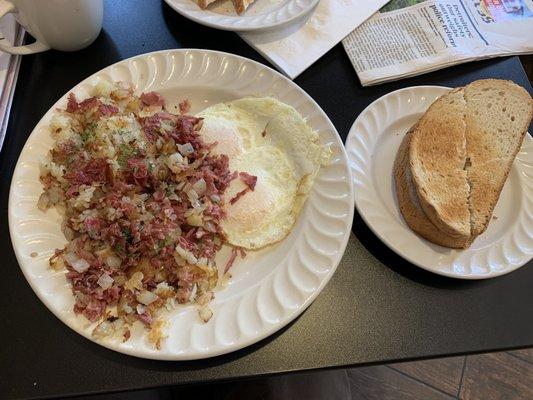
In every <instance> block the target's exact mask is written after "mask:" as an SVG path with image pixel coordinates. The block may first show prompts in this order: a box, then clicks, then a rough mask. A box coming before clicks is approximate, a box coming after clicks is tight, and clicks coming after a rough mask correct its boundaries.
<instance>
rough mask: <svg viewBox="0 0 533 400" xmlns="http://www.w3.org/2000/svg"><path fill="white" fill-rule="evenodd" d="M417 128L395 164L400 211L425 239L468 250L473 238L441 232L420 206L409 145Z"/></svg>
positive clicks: (399, 152)
mask: <svg viewBox="0 0 533 400" xmlns="http://www.w3.org/2000/svg"><path fill="white" fill-rule="evenodd" d="M415 127H416V125H415ZM415 127H413V128H411V130H410V131H409V132H408V133H407V134H406V135H405V137H404V139H403V141H402V144H401V145H400V148H399V150H398V153H397V155H396V160H395V163H394V177H395V184H396V195H397V198H398V205H399V206H400V211H401V213H402V215H403V216H404V219H405V222H407V225H409V227H410V228H411V229H412V230H413V231H415V232H416V233H418V234H419V235H420V236H422V237H423V238H424V239H427V240H429V241H430V242H433V243H436V244H439V245H441V246H445V247H452V248H466V247H468V246H469V245H470V243H471V236H468V237H467V236H459V237H453V236H450V235H448V234H447V233H445V232H443V231H441V230H440V229H439V228H437V227H436V226H435V225H434V224H433V223H432V222H431V221H430V220H429V218H428V217H427V216H426V214H425V213H424V210H423V209H422V207H421V205H420V201H419V200H418V195H417V192H416V188H415V187H414V185H413V181H412V177H411V171H410V168H409V145H410V141H411V132H412V131H413V130H414V129H415Z"/></svg>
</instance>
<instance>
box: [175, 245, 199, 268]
mask: <svg viewBox="0 0 533 400" xmlns="http://www.w3.org/2000/svg"><path fill="white" fill-rule="evenodd" d="M176 254H177V255H178V256H179V257H181V258H183V259H184V260H185V261H187V262H188V263H189V264H196V263H197V262H198V259H197V258H196V257H195V256H194V254H192V253H191V252H190V251H189V250H187V249H184V248H183V247H181V246H176Z"/></svg>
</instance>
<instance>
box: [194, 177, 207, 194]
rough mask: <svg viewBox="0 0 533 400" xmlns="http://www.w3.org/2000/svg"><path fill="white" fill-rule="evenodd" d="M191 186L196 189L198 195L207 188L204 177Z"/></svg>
mask: <svg viewBox="0 0 533 400" xmlns="http://www.w3.org/2000/svg"><path fill="white" fill-rule="evenodd" d="M192 188H193V189H194V190H195V191H196V193H198V195H199V196H202V195H203V194H204V193H205V191H206V189H207V184H206V183H205V179H204V178H200V179H198V180H197V181H196V182H195V183H194V185H192Z"/></svg>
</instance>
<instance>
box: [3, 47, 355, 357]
mask: <svg viewBox="0 0 533 400" xmlns="http://www.w3.org/2000/svg"><path fill="white" fill-rule="evenodd" d="M99 79H107V80H114V81H127V82H132V83H133V84H134V85H135V87H136V89H137V91H138V92H143V91H150V90H156V91H159V92H160V93H161V94H163V96H164V97H165V98H166V100H167V107H168V109H171V107H173V106H174V105H177V104H178V103H179V102H180V101H182V100H183V99H186V98H188V99H189V100H190V101H191V102H192V105H193V109H192V111H191V112H192V113H196V112H198V111H200V110H202V109H203V108H205V107H208V106H210V105H212V104H215V103H217V102H220V101H227V100H232V99H236V98H238V97H242V96H245V95H273V96H275V97H276V98H278V99H279V100H281V101H283V102H285V103H287V104H290V105H292V106H293V107H294V108H296V109H297V110H298V112H299V113H300V114H301V115H302V116H303V117H304V118H306V119H307V122H308V123H309V125H310V126H311V127H312V128H313V129H315V130H316V131H318V133H319V135H320V139H321V141H322V143H324V144H329V145H330V146H331V148H332V151H333V156H332V160H331V161H332V162H331V164H330V165H328V166H326V167H322V168H321V170H320V173H319V175H318V177H317V179H316V180H315V183H314V185H313V188H312V191H311V193H310V196H309V198H308V200H307V202H306V204H305V206H304V208H303V210H302V212H301V214H300V216H299V218H298V220H297V223H296V225H295V226H294V228H293V230H292V232H291V233H290V235H289V236H288V237H287V238H286V239H285V240H283V241H282V242H281V243H279V244H277V245H275V246H272V247H269V248H267V249H265V250H262V251H260V252H257V253H252V252H250V253H249V254H248V256H247V257H246V259H245V260H243V261H242V260H239V262H236V263H235V265H234V267H233V269H232V271H233V278H232V279H231V280H230V283H229V285H228V286H227V287H226V288H225V289H223V290H221V291H217V292H216V293H215V295H216V298H215V300H214V301H213V302H212V303H211V308H212V310H213V312H214V316H213V318H211V320H210V321H209V322H208V323H207V324H204V323H202V322H200V320H199V317H198V311H197V310H198V309H197V307H196V306H193V305H188V306H180V307H179V308H178V309H176V310H175V311H174V312H172V313H171V314H170V315H169V316H168V320H169V326H168V327H167V330H166V332H167V334H168V338H167V339H166V340H165V341H164V342H163V343H162V348H161V350H159V351H158V350H156V349H155V348H153V346H152V345H151V344H149V343H148V341H147V339H146V334H145V331H144V329H143V328H142V326H140V323H138V324H139V325H138V326H137V327H136V329H132V338H131V339H130V340H129V341H128V342H126V343H121V342H120V341H113V340H104V341H97V340H95V339H94V338H92V337H91V331H92V327H91V326H89V325H88V322H87V320H86V319H85V318H83V317H79V316H76V315H75V314H74V313H73V312H72V306H73V303H74V299H73V296H72V294H71V291H70V287H69V284H68V283H67V281H66V278H65V276H64V272H54V271H52V270H50V269H49V268H48V258H49V257H50V255H51V254H52V253H53V251H54V249H55V248H61V247H63V245H64V243H65V238H64V236H63V234H62V233H61V229H60V217H59V215H58V214H57V213H56V212H55V210H49V211H48V212H46V213H43V212H42V211H40V210H38V209H37V207H36V203H37V200H38V197H39V195H40V193H41V191H42V188H41V185H40V183H39V168H38V159H39V157H40V156H43V155H45V154H46V152H47V151H48V150H49V149H50V147H51V145H52V140H51V138H50V136H49V132H48V128H47V126H48V123H49V120H50V118H51V115H52V112H53V110H54V109H55V108H57V107H62V106H64V105H65V103H66V99H67V95H68V93H67V94H65V95H64V96H63V97H62V98H61V99H60V100H59V101H58V102H57V103H56V104H55V105H54V106H53V107H52V108H51V109H50V110H49V111H48V112H47V113H46V114H45V115H44V117H43V118H42V119H41V121H39V123H38V124H37V126H36V127H35V129H34V130H33V132H32V133H31V135H30V137H29V138H28V141H27V142H26V145H25V146H24V148H23V150H22V152H21V154H20V157H19V160H18V163H17V166H16V168H15V172H14V175H13V180H12V182H11V190H10V196H9V210H8V215H9V229H10V234H11V240H12V242H13V247H14V249H15V254H16V256H17V259H18V262H19V264H20V267H21V269H22V272H23V273H24V275H25V277H26V279H27V280H28V282H29V284H30V285H31V287H32V288H33V290H34V291H35V293H36V294H37V295H38V296H39V298H40V299H41V300H42V302H43V303H44V304H45V305H46V306H47V307H48V308H49V309H50V310H51V311H52V312H53V313H54V314H55V315H56V316H57V317H58V318H59V319H61V321H63V322H64V323H65V324H67V325H68V326H69V327H71V328H72V329H74V330H75V331H76V332H78V333H80V334H81V335H83V336H85V337H87V338H89V339H90V340H93V341H96V342H97V343H100V344H102V345H104V346H106V347H108V348H110V349H113V350H116V351H119V352H122V353H126V354H130V355H134V356H138V357H145V358H154V359H166V360H186V359H198V358H205V357H210V356H215V355H219V354H223V353H227V352H230V351H234V350H237V349H240V348H243V347H245V346H248V345H250V344H252V343H255V342H257V341H259V340H261V339H263V338H265V337H267V336H268V335H270V334H272V333H274V332H275V331H277V330H278V329H280V328H282V327H283V326H285V325H286V324H288V323H289V322H290V321H292V320H293V319H294V318H296V317H297V316H298V315H299V314H300V313H302V312H303V311H304V310H305V308H306V307H307V306H309V304H311V302H312V301H313V299H314V298H315V297H316V296H317V295H318V294H319V293H320V291H321V290H322V288H323V287H324V286H325V285H326V283H327V282H328V281H329V279H330V278H331V276H332V275H333V273H334V272H335V269H336V268H337V265H338V263H339V261H340V259H341V257H342V254H343V252H344V249H345V247H346V243H347V241H348V237H349V234H350V229H351V225H352V219H353V185H352V182H351V179H350V171H349V167H348V161H347V158H346V153H345V151H344V147H343V145H342V142H341V140H340V138H339V136H338V134H337V132H336V130H335V128H334V127H333V125H332V123H331V122H330V120H329V119H328V117H327V116H326V115H325V114H324V112H323V111H322V110H321V109H320V107H319V106H318V105H317V104H316V103H315V102H314V101H313V100H312V99H311V98H310V97H309V96H308V95H307V94H306V93H305V92H304V91H303V90H302V89H300V88H299V87H298V86H297V85H296V84H294V83H293V82H292V81H290V80H289V79H287V78H285V77H283V76H282V75H280V74H279V73H277V72H275V71H273V70H272V69H270V68H268V67H266V66H264V65H262V64H259V63H257V62H254V61H251V60H248V59H245V58H242V57H238V56H235V55H231V54H227V53H221V52H215V51H207V50H170V51H161V52H155V53H148V54H144V55H140V56H136V57H133V58H130V59H128V60H124V61H121V62H119V63H117V64H114V65H112V66H110V67H107V68H105V69H103V70H102V71H100V72H97V73H96V74H94V75H92V76H91V77H89V78H87V79H86V80H84V81H83V82H81V83H80V84H79V85H77V86H76V87H74V88H73V89H72V90H71V91H72V92H74V93H75V94H76V95H77V96H78V98H83V97H84V96H86V95H87V94H88V91H89V90H90V88H91V87H92V86H93V85H94V84H96V83H97V82H98V80H99ZM69 92H70V91H69ZM32 252H37V253H38V256H37V257H34V258H33V257H31V256H30V254H31V253H32Z"/></svg>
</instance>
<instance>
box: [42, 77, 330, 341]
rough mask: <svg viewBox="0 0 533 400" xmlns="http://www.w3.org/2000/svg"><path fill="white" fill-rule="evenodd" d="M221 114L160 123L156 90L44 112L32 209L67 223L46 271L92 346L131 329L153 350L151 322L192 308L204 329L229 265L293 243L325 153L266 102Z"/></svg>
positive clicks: (298, 123) (73, 102)
mask: <svg viewBox="0 0 533 400" xmlns="http://www.w3.org/2000/svg"><path fill="white" fill-rule="evenodd" d="M221 104H222V105H218V106H214V108H213V107H212V108H210V109H208V112H205V111H204V113H203V114H200V116H190V115H187V113H188V112H189V111H190V104H189V103H188V101H184V102H182V103H180V104H179V113H171V112H169V110H167V109H166V108H165V101H164V99H163V97H162V96H161V95H160V94H158V93H156V92H149V93H142V94H141V95H140V96H137V95H135V94H134V91H133V90H132V88H130V87H129V86H127V85H124V84H112V83H109V82H106V81H100V83H98V85H96V86H95V87H94V88H93V93H92V97H89V98H86V99H78V98H76V96H75V95H74V94H70V96H69V98H68V104H67V106H66V108H65V109H61V110H57V111H56V113H55V114H54V116H53V118H52V120H51V123H50V131H51V136H52V138H53V140H54V145H53V148H52V149H51V150H50V152H49V154H48V155H47V157H46V158H45V159H44V160H42V162H41V172H40V179H41V182H42V184H43V186H44V192H43V194H42V195H41V197H40V199H39V203H38V206H39V208H40V209H42V210H46V209H48V208H50V207H55V208H56V209H58V210H59V212H60V213H61V214H62V215H63V217H64V220H63V225H62V228H63V232H64V234H65V236H66V238H67V240H68V243H67V245H66V246H65V247H64V248H63V249H58V250H56V251H55V254H54V255H53V256H52V257H51V259H50V265H51V267H52V268H54V269H57V270H61V269H66V278H67V280H68V282H69V283H70V285H71V288H72V292H73V295H74V297H75V305H74V311H75V312H76V313H77V314H82V315H83V316H85V317H86V318H87V319H89V320H90V321H91V322H94V323H95V325H96V327H95V329H94V330H93V335H94V336H95V337H97V338H103V337H108V336H114V337H117V336H119V337H121V338H122V340H124V341H126V340H127V339H128V338H129V337H130V327H131V326H132V324H133V323H135V322H136V321H140V322H142V323H143V324H145V326H146V327H147V328H148V329H149V331H150V332H149V334H148V338H149V339H150V340H151V341H152V342H153V343H154V344H155V346H156V347H157V348H159V347H160V345H161V339H162V338H163V337H164V334H163V327H164V325H165V321H164V318H163V315H164V312H162V311H164V310H169V311H171V310H172V309H173V308H174V307H175V306H176V304H177V303H180V304H183V303H196V304H197V305H198V309H199V316H200V318H201V319H202V320H203V321H204V322H207V321H208V320H209V319H210V318H211V316H212V311H211V310H210V308H209V305H208V304H209V302H210V301H211V300H212V299H213V298H214V289H215V288H216V287H217V285H219V286H224V284H225V282H226V280H227V279H228V278H229V277H230V275H229V271H230V268H231V266H232V263H233V262H234V260H235V259H236V258H237V257H244V256H245V249H252V250H253V249H256V248H259V247H263V246H265V245H269V244H272V243H275V242H277V241H279V240H281V239H283V238H284V237H285V236H286V235H287V234H288V233H289V232H290V230H291V228H292V225H293V224H294V222H295V220H296V217H297V215H298V214H299V212H300V210H301V208H302V206H303V203H304V201H305V198H306V197H307V195H308V193H309V190H310V187H311V185H312V181H313V179H314V177H315V176H316V174H317V173H318V169H319V168H320V165H321V164H323V163H324V162H326V161H327V159H328V157H329V149H326V148H324V147H322V146H320V145H318V135H317V134H316V132H313V131H312V130H311V128H309V127H308V126H307V125H306V123H305V121H304V120H303V119H302V118H301V116H300V115H299V114H298V113H297V112H296V111H295V110H294V109H293V108H292V107H290V106H287V105H285V104H283V103H280V102H278V101H277V100H274V99H271V98H263V99H256V98H245V99H242V100H238V101H235V102H229V103H221ZM217 107H218V108H217ZM204 118H205V120H204ZM246 121H248V122H246ZM244 122H246V124H244ZM243 124H244V125H243ZM202 126H204V127H202ZM291 138H292V139H291ZM219 139H220V140H219ZM239 146H240V147H239ZM256 192H257V193H256ZM254 193H256V194H257V195H254ZM254 196H255V197H254ZM239 204H241V205H239ZM224 224H225V225H224ZM226 231H227V232H226ZM223 245H228V246H230V247H231V254H230V256H229V257H228V259H227V260H224V262H223V265H217V264H216V262H215V256H216V254H217V252H218V251H219V250H220V249H221V248H222V246H223ZM160 311H161V312H160Z"/></svg>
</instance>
